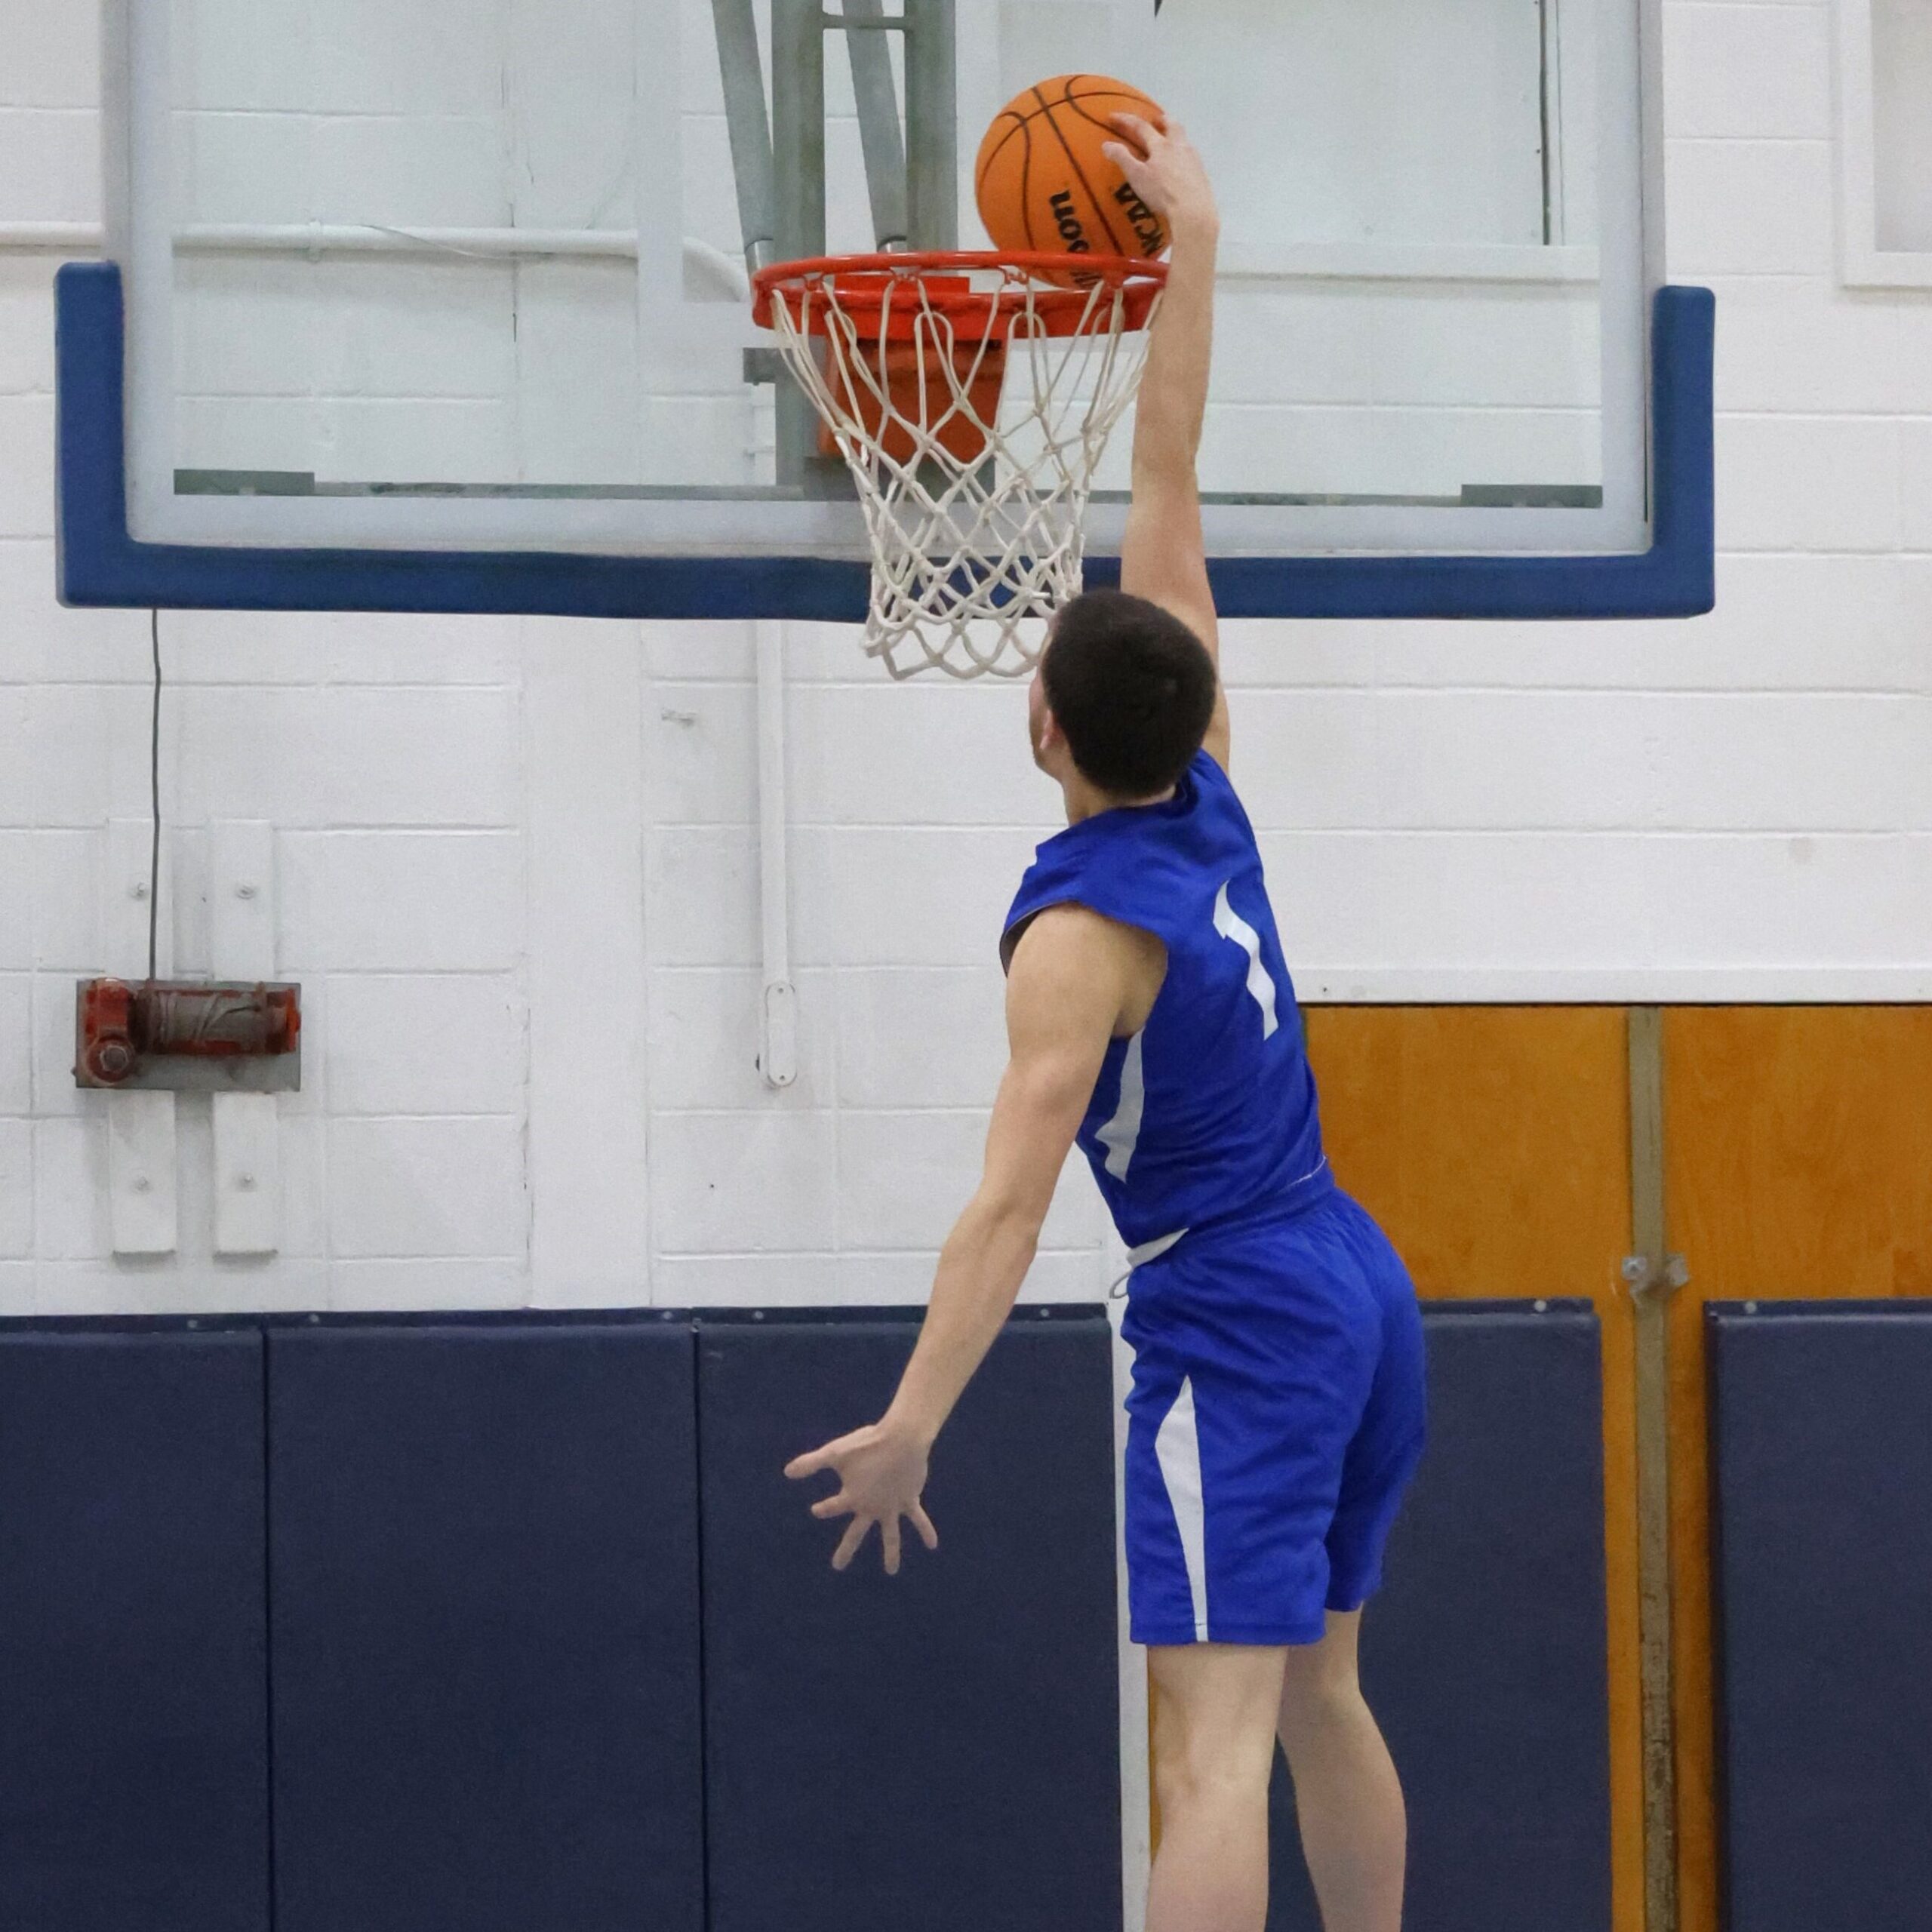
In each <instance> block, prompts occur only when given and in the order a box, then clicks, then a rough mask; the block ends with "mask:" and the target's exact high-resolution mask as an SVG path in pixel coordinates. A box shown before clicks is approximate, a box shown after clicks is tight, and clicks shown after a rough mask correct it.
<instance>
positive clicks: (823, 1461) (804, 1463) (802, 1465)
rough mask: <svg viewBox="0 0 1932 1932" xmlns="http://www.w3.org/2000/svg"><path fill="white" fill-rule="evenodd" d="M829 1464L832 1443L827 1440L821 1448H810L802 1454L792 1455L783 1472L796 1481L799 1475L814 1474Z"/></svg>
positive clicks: (828, 1467) (829, 1466)
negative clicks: (810, 1449) (806, 1452)
mask: <svg viewBox="0 0 1932 1932" xmlns="http://www.w3.org/2000/svg"><path fill="white" fill-rule="evenodd" d="M831 1466H832V1444H830V1443H829V1442H828V1443H827V1444H826V1446H825V1447H823V1449H814V1450H812V1451H811V1452H810V1453H809V1454H806V1455H803V1456H794V1457H792V1460H790V1461H789V1463H786V1465H785V1473H786V1475H788V1476H789V1477H790V1478H791V1479H792V1481H794V1482H796V1481H798V1478H800V1477H801V1476H815V1475H817V1474H818V1472H819V1471H820V1469H830V1468H831Z"/></svg>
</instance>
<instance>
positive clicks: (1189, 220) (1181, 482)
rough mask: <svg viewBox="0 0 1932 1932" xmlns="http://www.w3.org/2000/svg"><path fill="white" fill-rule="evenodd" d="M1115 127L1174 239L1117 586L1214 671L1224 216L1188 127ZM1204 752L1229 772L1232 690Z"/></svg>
mask: <svg viewBox="0 0 1932 1932" xmlns="http://www.w3.org/2000/svg"><path fill="white" fill-rule="evenodd" d="M1113 121H1114V125H1115V127H1117V128H1118V129H1119V130H1120V131H1121V135H1122V136H1123V137H1124V138H1123V139H1122V140H1120V141H1118V142H1115V143H1109V146H1108V148H1107V150H1106V152H1107V153H1108V155H1109V158H1111V159H1112V160H1113V161H1114V162H1115V163H1116V164H1117V165H1118V166H1119V167H1120V168H1121V170H1122V171H1124V173H1125V174H1126V176H1127V177H1128V180H1129V181H1131V183H1133V185H1134V192H1136V193H1137V194H1138V195H1140V198H1141V199H1142V200H1143V202H1146V204H1147V205H1148V206H1149V208H1152V210H1153V211H1154V212H1155V214H1158V215H1159V216H1160V217H1161V219H1162V220H1164V222H1165V223H1167V226H1168V234H1169V235H1170V236H1171V238H1172V247H1171V253H1170V254H1169V257H1168V287H1167V293H1166V294H1164V296H1163V297H1161V306H1160V308H1159V310H1158V312H1157V313H1156V314H1155V318H1154V326H1153V331H1152V335H1151V337H1150V338H1149V343H1148V348H1147V368H1146V374H1145V375H1144V376H1143V377H1142V379H1141V383H1140V403H1139V405H1138V407H1137V412H1136V414H1135V418H1134V501H1133V504H1132V506H1131V508H1130V509H1129V510H1128V518H1127V540H1126V543H1125V544H1124V546H1123V548H1122V551H1121V589H1123V590H1127V591H1131V592H1133V593H1134V595H1136V596H1137V597H1144V598H1146V599H1147V600H1148V601H1149V602H1150V603H1153V604H1158V605H1160V606H1161V608H1162V609H1163V610H1165V611H1171V612H1172V613H1173V614H1174V616H1176V617H1178V618H1180V620H1181V622H1182V623H1184V624H1186V626H1188V628H1189V629H1190V630H1192V632H1194V634H1195V635H1196V636H1197V637H1198V638H1200V640H1201V642H1202V643H1203V644H1204V645H1206V646H1207V650H1208V654H1209V655H1210V656H1211V657H1213V658H1214V663H1215V665H1216V667H1217V669H1218V668H1219V666H1220V661H1221V647H1220V635H1219V632H1218V631H1217V628H1216V625H1215V620H1214V593H1213V592H1212V591H1211V589H1209V587H1208V583H1207V551H1206V546H1205V543H1204V541H1203V539H1202V537H1201V491H1200V487H1199V485H1198V482H1197V481H1196V480H1195V457H1196V456H1197V455H1198V453H1199V451H1200V448H1201V421H1202V418H1203V417H1204V416H1205V414H1206V413H1207V371H1208V368H1209V365H1210V364H1211V361H1212V360H1213V356H1214V255H1215V250H1216V248H1217V245H1218V243H1219V241H1220V216H1219V215H1218V214H1217V212H1216V211H1215V208H1214V190H1213V189H1211V187H1210V186H1209V185H1208V181H1207V170H1206V169H1205V168H1203V167H1202V166H1201V157H1200V155H1198V154H1197V153H1196V152H1195V149H1194V145H1193V143H1192V142H1191V141H1189V139H1188V138H1187V136H1186V133H1185V131H1183V129H1182V128H1180V127H1179V126H1177V125H1170V126H1169V127H1168V129H1167V131H1165V132H1164V133H1163V132H1162V131H1161V130H1160V129H1158V128H1155V127H1154V126H1153V125H1152V124H1151V123H1149V122H1146V121H1143V120H1141V119H1140V118H1138V117H1137V115H1131V114H1116V115H1114V117H1113ZM1207 751H1208V752H1209V754H1210V755H1211V756H1212V757H1213V758H1214V759H1215V760H1216V761H1217V762H1218V763H1220V764H1221V765H1222V766H1223V767H1225V766H1226V764H1227V762H1228V700H1227V694H1226V692H1225V691H1223V693H1222V694H1220V697H1219V698H1218V699H1217V701H1216V703H1215V706H1214V722H1213V723H1212V724H1210V725H1209V726H1208V728H1207Z"/></svg>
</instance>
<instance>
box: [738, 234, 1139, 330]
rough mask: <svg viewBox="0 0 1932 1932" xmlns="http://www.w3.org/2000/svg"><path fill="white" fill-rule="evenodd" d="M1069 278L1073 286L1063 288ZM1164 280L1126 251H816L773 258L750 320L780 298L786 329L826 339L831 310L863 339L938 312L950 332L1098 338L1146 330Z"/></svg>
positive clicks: (764, 319) (760, 319) (759, 319)
mask: <svg viewBox="0 0 1932 1932" xmlns="http://www.w3.org/2000/svg"><path fill="white" fill-rule="evenodd" d="M993 270H997V271H998V272H999V273H1000V275H1001V282H1000V285H999V286H998V288H974V285H973V280H972V278H973V275H974V273H975V272H982V273H983V272H989V271H993ZM1061 277H1065V278H1066V279H1067V280H1068V281H1072V282H1073V283H1074V285H1073V286H1072V287H1068V286H1066V285H1064V284H1063V282H1062V281H1060V279H1059V278H1061ZM1167 278H1168V268H1167V264H1166V263H1164V262H1156V261H1149V260H1137V259H1135V258H1134V257H1130V256H1124V255H1069V254H1045V253H1039V254H1034V253H1028V252H1024V251H1022V252H1018V253H1013V254H1007V253H1003V252H1000V251H980V252H974V251H952V252H949V253H928V254H875V255H820V256H815V257H811V258H810V259H808V260H803V261H796V262H778V263H774V265H773V266H771V267H770V268H768V269H759V270H758V272H757V274H755V275H753V276H752V320H753V321H755V322H756V323H757V324H758V326H759V327H760V328H771V327H772V326H773V315H772V309H773V305H774V303H778V302H783V303H784V305H785V306H786V309H787V310H788V311H789V314H790V315H791V318H792V326H793V327H794V328H795V329H798V331H801V333H803V334H808V335H821V336H822V335H824V334H826V333H827V332H828V330H829V327H830V321H831V317H832V314H833V313H834V312H837V313H838V314H840V315H843V316H844V318H846V319H847V321H849V322H850V323H851V325H852V326H853V327H854V329H855V330H856V331H857V334H859V335H860V337H861V338H863V339H866V340H881V339H884V340H899V339H908V338H910V337H912V336H913V335H914V334H916V333H917V332H918V324H919V320H920V318H921V316H922V315H928V314H937V315H943V316H944V317H945V318H946V319H947V320H948V321H949V322H950V323H952V325H953V328H954V329H955V332H956V333H959V334H977V336H979V337H981V338H984V337H988V336H1004V335H1006V334H1009V333H1011V331H1012V329H1013V328H1014V325H1016V324H1017V322H1019V321H1020V320H1021V319H1022V318H1029V320H1030V321H1031V323H1032V330H1031V331H1029V332H1037V333H1040V334H1046V335H1049V336H1071V335H1078V334H1102V333H1104V332H1106V331H1110V330H1111V329H1112V328H1113V327H1114V325H1115V323H1114V318H1115V304H1114V303H1113V302H1112V301H1111V300H1107V299H1106V297H1107V296H1108V295H1109V294H1111V295H1117V296H1118V297H1120V298H1121V302H1120V310H1119V313H1120V326H1121V328H1128V329H1138V328H1145V327H1146V323H1147V318H1148V317H1149V315H1151V314H1152V312H1153V307H1154V303H1155V297H1158V295H1159V294H1160V292H1161V288H1162V287H1163V286H1164V285H1165V283H1166V281H1167Z"/></svg>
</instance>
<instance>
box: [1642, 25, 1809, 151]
mask: <svg viewBox="0 0 1932 1932" xmlns="http://www.w3.org/2000/svg"><path fill="white" fill-rule="evenodd" d="M1830 18H1831V16H1830V10H1829V8H1826V7H1823V6H1817V5H1812V6H1803V7H1799V6H1792V5H1783V4H1777V5H1749V4H1739V0H1714V4H1710V5H1706V4H1703V0H1672V4H1671V5H1667V6H1666V8H1664V10H1663V48H1664V66H1665V71H1666V73H1668V75H1669V78H1670V85H1669V88H1668V89H1667V90H1666V93H1665V95H1664V130H1665V132H1666V134H1682V135H1719V136H1724V135H1729V136H1734V137H1735V136H1740V135H1758V136H1762V137H1768V138H1770V139H1773V140H1798V139H1801V138H1802V139H1808V140H1824V139H1825V138H1826V137H1827V136H1828V135H1829V134H1830V132H1831V113H1832V49H1831V39H1830Z"/></svg>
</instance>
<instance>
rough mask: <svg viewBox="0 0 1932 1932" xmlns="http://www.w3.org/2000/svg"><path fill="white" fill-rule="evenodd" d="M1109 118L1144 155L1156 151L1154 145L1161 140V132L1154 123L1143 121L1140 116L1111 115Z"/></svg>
mask: <svg viewBox="0 0 1932 1932" xmlns="http://www.w3.org/2000/svg"><path fill="white" fill-rule="evenodd" d="M1107 118H1108V119H1109V121H1111V122H1112V123H1113V124H1114V125H1115V127H1116V128H1118V129H1119V130H1120V131H1121V133H1122V134H1124V135H1126V136H1127V137H1128V140H1131V141H1132V142H1133V143H1134V144H1135V145H1136V146H1137V147H1138V148H1139V149H1140V152H1142V154H1143V155H1148V154H1151V153H1152V152H1153V151H1154V143H1155V142H1156V141H1158V140H1159V139H1160V138H1161V131H1160V129H1159V128H1157V127H1155V125H1154V124H1153V122H1151V121H1146V120H1143V119H1142V118H1141V117H1140V115H1138V114H1126V113H1118V114H1110V115H1108V116H1107Z"/></svg>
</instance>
